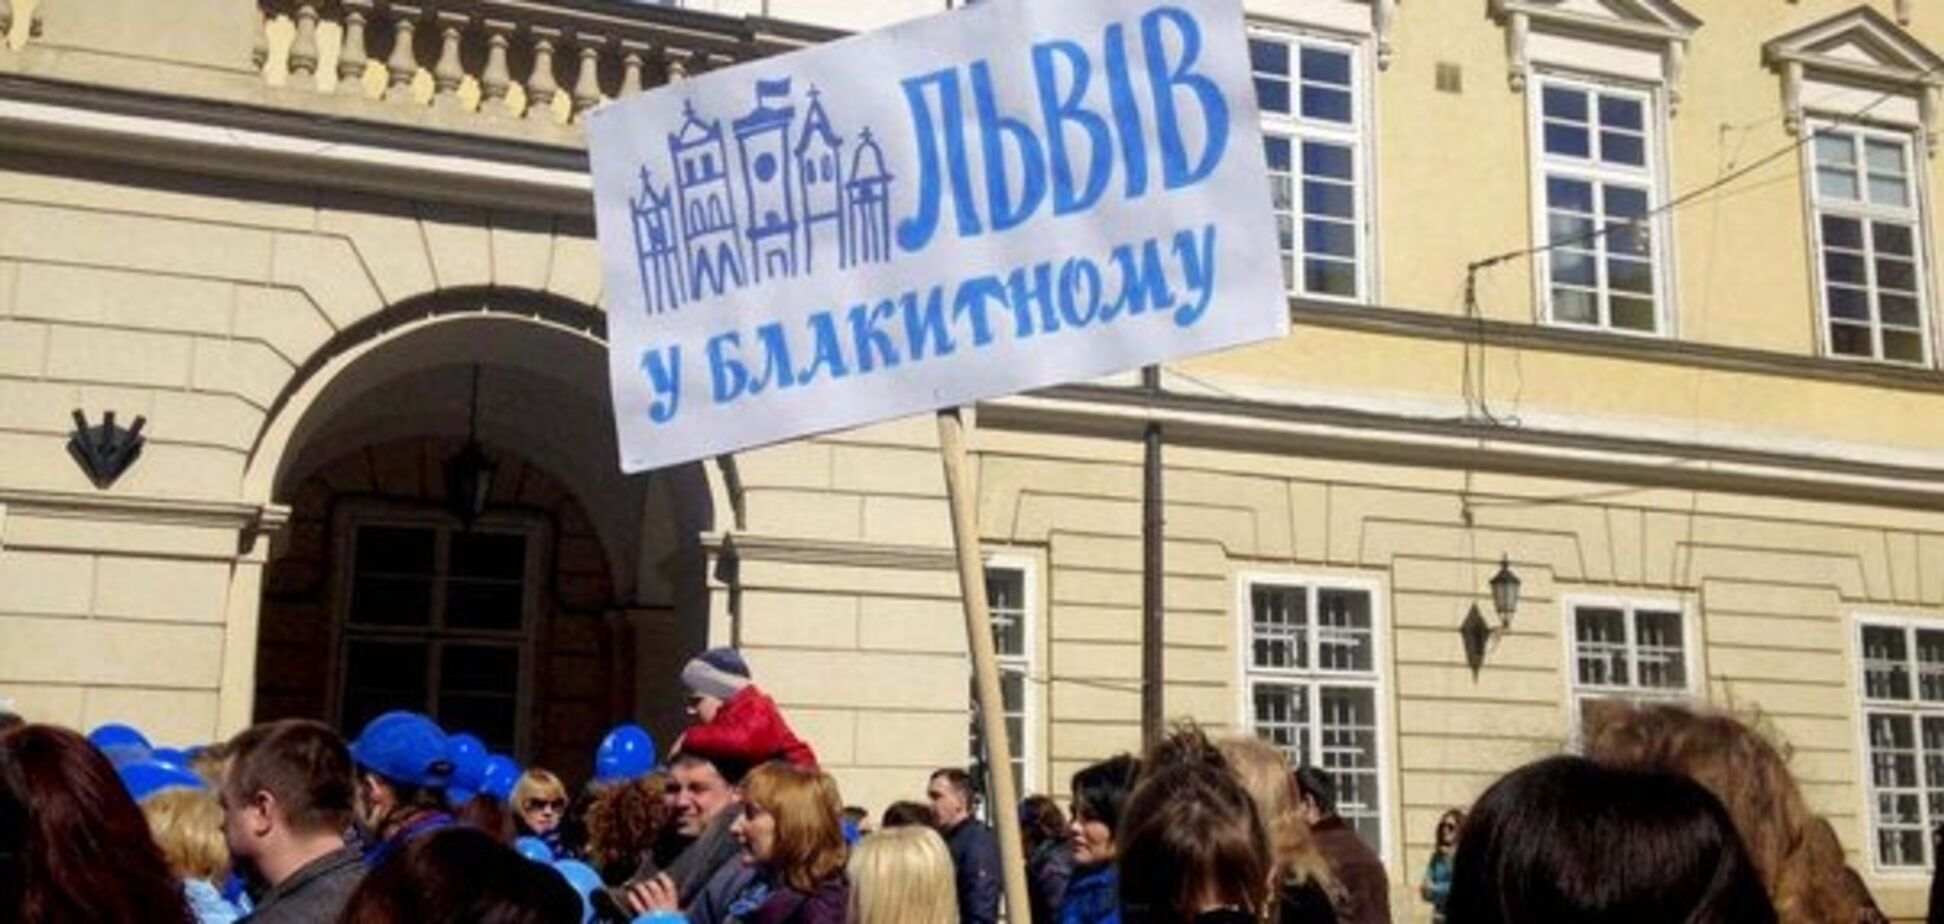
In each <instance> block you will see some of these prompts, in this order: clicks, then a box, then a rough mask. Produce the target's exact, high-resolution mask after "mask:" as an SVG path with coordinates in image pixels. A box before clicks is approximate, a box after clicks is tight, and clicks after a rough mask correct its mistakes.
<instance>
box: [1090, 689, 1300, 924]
mask: <svg viewBox="0 0 1944 924" xmlns="http://www.w3.org/2000/svg"><path fill="white" fill-rule="evenodd" d="M1148 763H1149V767H1148V769H1147V771H1146V773H1145V774H1144V775H1143V777H1142V778H1141V781H1140V785H1139V786H1137V787H1136V788H1135V790H1134V793H1133V795H1132V796H1131V797H1129V798H1128V800H1127V807H1126V810H1125V811H1124V812H1123V814H1122V816H1121V826H1120V830H1119V832H1118V838H1117V843H1118V847H1119V856H1118V860H1117V863H1118V865H1119V867H1120V899H1121V909H1122V918H1123V920H1126V921H1129V922H1162V921H1186V920H1192V919H1194V918H1195V917H1196V916H1197V915H1198V914H1201V913H1203V912H1207V911H1213V910H1216V909H1234V910H1236V911H1239V912H1241V913H1243V914H1245V915H1249V916H1252V917H1253V916H1257V915H1260V914H1262V913H1263V912H1264V910H1265V909H1266V908H1268V906H1269V892H1270V884H1271V881H1272V879H1273V877H1274V874H1275V861H1274V859H1273V855H1272V853H1271V849H1270V844H1269V833H1268V829H1267V828H1266V827H1265V826H1264V825H1263V823H1262V818H1261V817H1260V815H1259V814H1258V813H1257V811H1256V806H1255V800H1254V799H1252V798H1250V797H1249V793H1248V790H1246V789H1244V788H1243V787H1242V781H1241V779H1240V778H1238V777H1237V776H1236V775H1235V773H1234V771H1232V770H1231V769H1230V768H1229V767H1228V766H1227V764H1226V762H1225V761H1224V760H1223V759H1222V756H1221V753H1220V752H1219V751H1216V750H1215V748H1214V747H1213V746H1212V745H1210V744H1209V743H1208V739H1207V738H1206V737H1204V736H1203V735H1202V733H1201V732H1200V731H1199V730H1196V729H1193V728H1189V729H1184V730H1182V731H1178V732H1176V733H1175V734H1174V735H1173V736H1171V737H1170V738H1169V739H1168V740H1166V741H1164V742H1163V743H1162V744H1161V745H1159V746H1157V747H1156V748H1155V749H1154V750H1153V751H1152V752H1151V756H1150V758H1149V762H1148Z"/></svg>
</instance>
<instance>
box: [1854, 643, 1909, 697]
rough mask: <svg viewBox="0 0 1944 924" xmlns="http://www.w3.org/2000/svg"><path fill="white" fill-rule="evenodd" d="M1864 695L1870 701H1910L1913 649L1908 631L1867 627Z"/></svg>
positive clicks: (1864, 645) (1864, 650) (1864, 658)
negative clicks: (1910, 647) (1911, 656)
mask: <svg viewBox="0 0 1944 924" xmlns="http://www.w3.org/2000/svg"><path fill="white" fill-rule="evenodd" d="M1863 695H1864V696H1865V697H1867V698H1869V699H1887V700H1907V699H1910V649H1909V638H1908V636H1907V635H1906V634H1905V633H1904V630H1902V629H1900V628H1896V627H1894V626H1864V627H1863Z"/></svg>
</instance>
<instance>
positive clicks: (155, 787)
mask: <svg viewBox="0 0 1944 924" xmlns="http://www.w3.org/2000/svg"><path fill="white" fill-rule="evenodd" d="M116 772H117V773H118V774H120V775H121V781H122V785H123V786H125V787H127V788H128V795H129V797H130V798H132V799H134V800H135V801H137V802H140V801H142V800H143V799H146V798H148V797H149V796H152V795H154V794H156V793H158V792H161V791H162V790H164V789H175V788H178V787H180V788H183V789H201V788H203V781H202V777H199V776H197V775H195V774H193V773H190V772H188V771H186V770H178V769H176V768H175V767H171V766H167V765H165V764H159V763H156V762H155V761H152V760H150V761H137V762H135V763H132V764H128V765H126V766H123V767H121V768H119V769H118V770H117V771H116Z"/></svg>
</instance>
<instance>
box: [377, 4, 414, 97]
mask: <svg viewBox="0 0 1944 924" xmlns="http://www.w3.org/2000/svg"><path fill="white" fill-rule="evenodd" d="M392 14H393V16H394V17H396V19H395V23H394V25H395V27H396V29H397V32H396V34H395V35H394V37H393V39H392V52H391V57H389V58H386V59H385V68H386V70H389V71H390V72H391V73H389V74H387V75H386V78H385V79H386V83H387V86H386V87H385V99H387V100H389V101H391V102H395V103H404V102H410V101H411V99H412V78H414V77H416V76H418V52H417V51H416V50H414V49H413V47H412V45H413V43H414V41H415V39H416V38H417V34H418V22H417V17H418V10H416V9H414V8H411V7H399V6H395V7H393V8H392Z"/></svg>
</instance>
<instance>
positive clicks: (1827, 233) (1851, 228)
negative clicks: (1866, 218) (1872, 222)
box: [1822, 215, 1863, 250]
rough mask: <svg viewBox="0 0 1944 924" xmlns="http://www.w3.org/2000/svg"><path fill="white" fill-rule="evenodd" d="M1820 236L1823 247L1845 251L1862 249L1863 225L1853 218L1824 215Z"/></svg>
mask: <svg viewBox="0 0 1944 924" xmlns="http://www.w3.org/2000/svg"><path fill="white" fill-rule="evenodd" d="M1822 234H1823V246H1825V247H1840V248H1843V249H1845V250H1861V249H1862V248H1863V223H1862V222H1860V221H1857V220H1856V219H1854V218H1841V217H1838V216H1835V215H1824V216H1823V219H1822Z"/></svg>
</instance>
